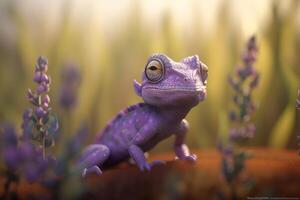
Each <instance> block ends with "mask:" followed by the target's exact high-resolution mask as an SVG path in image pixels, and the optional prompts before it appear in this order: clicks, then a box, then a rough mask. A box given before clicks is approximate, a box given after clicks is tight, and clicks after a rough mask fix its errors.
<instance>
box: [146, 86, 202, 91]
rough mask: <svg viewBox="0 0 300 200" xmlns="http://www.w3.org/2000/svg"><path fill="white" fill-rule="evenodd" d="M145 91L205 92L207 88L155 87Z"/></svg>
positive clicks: (147, 87) (149, 87) (148, 87)
mask: <svg viewBox="0 0 300 200" xmlns="http://www.w3.org/2000/svg"><path fill="white" fill-rule="evenodd" d="M143 89H147V90H149V89H150V90H157V91H172V92H173V91H174V92H200V91H205V90H206V86H196V87H178V86H177V87H170V86H169V87H159V88H158V87H155V86H146V87H144V88H143Z"/></svg>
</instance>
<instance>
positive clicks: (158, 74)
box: [145, 60, 165, 83]
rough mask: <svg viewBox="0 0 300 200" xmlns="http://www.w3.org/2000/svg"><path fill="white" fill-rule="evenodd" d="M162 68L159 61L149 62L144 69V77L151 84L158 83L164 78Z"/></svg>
mask: <svg viewBox="0 0 300 200" xmlns="http://www.w3.org/2000/svg"><path fill="white" fill-rule="evenodd" d="M164 71H165V70H164V66H163V64H162V63H161V62H160V61H159V60H152V61H150V62H149V63H148V64H147V66H146V68H145V75H146V77H147V79H148V80H149V81H151V82H154V83H156V82H159V81H160V80H161V79H162V78H163V76H164Z"/></svg>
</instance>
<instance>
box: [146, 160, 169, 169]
mask: <svg viewBox="0 0 300 200" xmlns="http://www.w3.org/2000/svg"><path fill="white" fill-rule="evenodd" d="M165 164H166V161H164V160H154V161H152V162H151V163H150V166H151V168H152V167H153V166H156V165H165Z"/></svg>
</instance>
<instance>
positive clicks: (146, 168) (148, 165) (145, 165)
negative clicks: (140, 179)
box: [138, 162, 151, 172]
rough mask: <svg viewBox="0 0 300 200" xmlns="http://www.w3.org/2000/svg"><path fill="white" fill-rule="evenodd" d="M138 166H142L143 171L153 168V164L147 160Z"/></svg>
mask: <svg viewBox="0 0 300 200" xmlns="http://www.w3.org/2000/svg"><path fill="white" fill-rule="evenodd" d="M138 167H139V168H140V170H141V171H142V172H143V171H145V170H146V171H150V170H151V165H150V164H149V163H147V162H145V163H143V164H140V165H138Z"/></svg>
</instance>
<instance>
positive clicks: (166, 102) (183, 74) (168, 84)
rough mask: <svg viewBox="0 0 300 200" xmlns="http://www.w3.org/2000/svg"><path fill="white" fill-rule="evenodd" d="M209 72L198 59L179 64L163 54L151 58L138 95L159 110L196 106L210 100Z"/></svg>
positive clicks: (182, 61)
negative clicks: (166, 107) (207, 97)
mask: <svg viewBox="0 0 300 200" xmlns="http://www.w3.org/2000/svg"><path fill="white" fill-rule="evenodd" d="M207 76H208V68H207V66H206V65H205V64H203V63H202V62H201V61H200V60H199V58H198V56H197V55H195V56H190V57H186V58H184V59H182V60H181V61H180V62H175V61H173V60H171V59H170V58H168V57H167V56H165V55H163V54H154V55H152V56H150V58H149V59H148V62H147V64H146V66H145V70H144V73H143V80H142V83H141V84H139V83H138V82H137V81H134V87H135V91H136V93H137V94H138V95H139V96H141V97H142V98H143V99H144V101H145V102H146V103H148V104H151V105H156V106H189V107H193V106H196V105H197V104H198V103H199V102H200V101H203V100H204V99H205V97H206V83H207Z"/></svg>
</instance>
